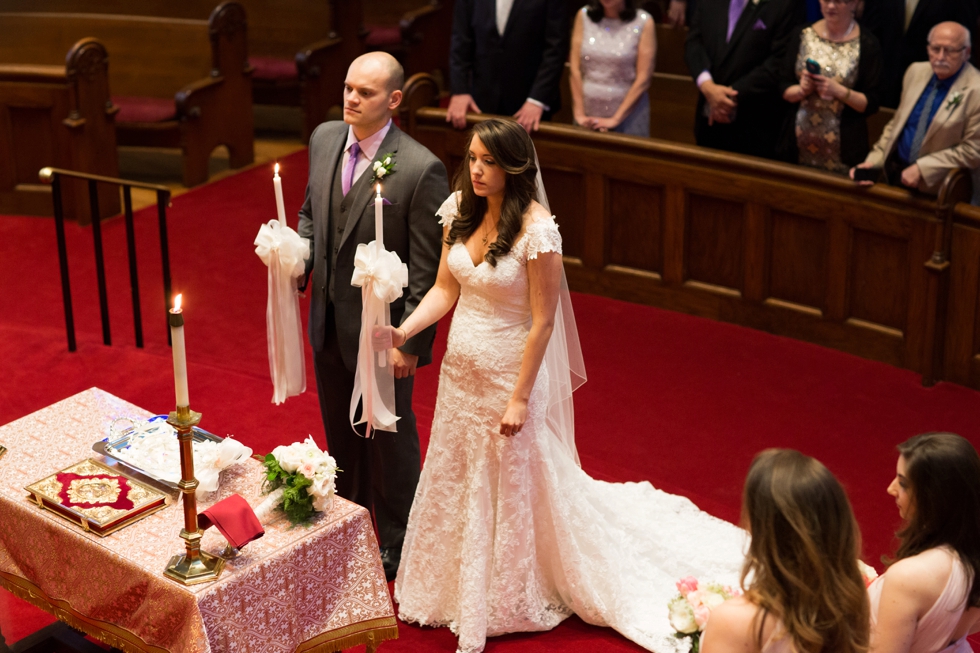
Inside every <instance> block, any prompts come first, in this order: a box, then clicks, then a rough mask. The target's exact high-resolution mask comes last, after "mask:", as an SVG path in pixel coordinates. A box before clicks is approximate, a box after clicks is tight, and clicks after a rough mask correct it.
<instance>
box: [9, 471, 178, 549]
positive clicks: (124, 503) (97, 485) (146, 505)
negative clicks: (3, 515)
mask: <svg viewBox="0 0 980 653" xmlns="http://www.w3.org/2000/svg"><path fill="white" fill-rule="evenodd" d="M25 489H26V490H27V491H28V492H30V494H31V500H32V501H33V502H36V503H37V505H38V506H39V507H41V508H42V509H45V510H50V511H52V512H54V513H57V514H59V515H61V516H62V517H65V518H66V519H68V520H70V521H71V522H73V523H75V524H78V525H79V526H81V527H82V529H83V530H86V531H90V532H92V533H95V534H96V535H99V536H101V537H105V536H106V535H109V534H110V533H113V532H115V531H117V530H119V529H120V528H123V527H125V526H128V525H129V524H132V523H133V522H135V521H138V520H139V519H142V518H143V517H146V516H147V515H149V514H151V513H154V512H156V511H157V510H160V509H161V508H164V507H166V505H167V495H166V494H165V493H163V492H161V491H160V490H157V489H155V488H152V487H150V486H149V485H146V484H145V483H141V482H140V481H137V480H136V479H134V478H132V477H130V476H126V475H125V474H120V473H119V472H118V471H116V470H114V469H112V468H110V467H107V466H105V465H103V464H102V463H100V462H98V461H95V460H91V459H89V460H84V461H82V462H80V463H76V464H74V465H72V466H71V467H67V468H65V469H63V470H61V471H60V472H57V473H56V474H52V475H51V476H48V477H47V478H44V479H41V480H40V481H38V482H37V483H33V484H31V485H28V486H27V487H26V488H25Z"/></svg>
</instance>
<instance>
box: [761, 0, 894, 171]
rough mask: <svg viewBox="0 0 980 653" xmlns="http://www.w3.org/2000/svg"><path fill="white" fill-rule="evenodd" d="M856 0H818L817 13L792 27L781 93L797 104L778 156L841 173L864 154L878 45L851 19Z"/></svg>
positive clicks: (878, 66) (874, 95)
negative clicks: (818, 15) (809, 20)
mask: <svg viewBox="0 0 980 653" xmlns="http://www.w3.org/2000/svg"><path fill="white" fill-rule="evenodd" d="M856 5H857V0H820V10H821V12H822V14H823V18H822V19H820V20H818V21H817V22H815V23H813V24H812V25H810V26H808V27H803V28H801V29H800V30H798V31H797V32H795V33H794V35H793V38H792V40H791V41H790V44H789V47H788V49H787V56H786V62H785V64H784V66H783V83H782V87H783V99H784V100H786V101H787V102H790V103H792V104H796V105H798V109H797V111H796V114H795V119H794V120H792V121H791V124H790V125H789V126H787V130H786V131H787V133H786V135H785V136H784V138H783V140H782V146H781V148H780V149H781V154H782V158H783V159H785V160H786V161H790V162H792V163H799V164H800V165H805V166H810V167H813V168H819V169H821V170H828V171H831V172H836V173H839V174H847V171H848V169H850V168H851V166H854V165H856V164H858V163H860V162H861V161H864V158H865V157H866V156H867V154H868V125H867V117H868V116H870V115H872V114H874V113H875V112H876V111H878V95H879V87H880V79H881V67H882V63H881V46H880V45H879V44H878V40H877V39H876V38H875V37H874V35H872V34H871V33H870V32H865V31H864V30H862V29H861V26H860V25H858V24H857V21H856V20H855V19H854V10H855V7H856Z"/></svg>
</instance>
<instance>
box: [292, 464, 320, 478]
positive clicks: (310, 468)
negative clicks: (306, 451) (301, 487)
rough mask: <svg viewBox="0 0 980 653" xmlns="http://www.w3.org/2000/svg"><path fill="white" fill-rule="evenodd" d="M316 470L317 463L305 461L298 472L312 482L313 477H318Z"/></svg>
mask: <svg viewBox="0 0 980 653" xmlns="http://www.w3.org/2000/svg"><path fill="white" fill-rule="evenodd" d="M316 468H317V463H315V462H313V461H312V460H307V461H304V462H303V464H301V465H300V466H299V469H298V470H296V471H298V472H299V473H300V474H302V475H303V476H305V477H306V478H308V479H310V480H311V481H312V480H313V477H314V476H315V475H316Z"/></svg>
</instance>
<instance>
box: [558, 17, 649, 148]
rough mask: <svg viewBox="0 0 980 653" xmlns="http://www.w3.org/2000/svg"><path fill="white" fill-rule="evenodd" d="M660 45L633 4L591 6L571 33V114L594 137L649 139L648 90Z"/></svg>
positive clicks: (646, 19) (576, 20)
mask: <svg viewBox="0 0 980 653" xmlns="http://www.w3.org/2000/svg"><path fill="white" fill-rule="evenodd" d="M656 53H657V41H656V36H655V33H654V27H653V18H651V17H650V14H648V13H647V12H645V11H642V10H638V9H636V7H635V6H634V4H633V0H592V2H590V3H589V4H587V5H586V6H584V7H582V9H581V11H579V12H578V13H577V14H576V15H575V25H574V27H573V28H572V48H571V54H570V56H569V64H570V68H571V87H572V111H573V113H574V116H575V122H576V123H578V124H579V125H582V126H583V127H588V128H589V129H594V130H596V131H602V132H605V131H613V132H619V133H621V134H633V135H635V136H649V135H650V100H649V98H648V97H647V89H649V88H650V77H651V76H652V75H653V64H654V58H655V55H656Z"/></svg>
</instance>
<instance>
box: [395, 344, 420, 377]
mask: <svg viewBox="0 0 980 653" xmlns="http://www.w3.org/2000/svg"><path fill="white" fill-rule="evenodd" d="M418 364H419V357H418V356H413V355H412V354H406V353H405V352H403V351H402V350H401V349H392V350H391V369H392V370H394V372H395V378H396V379H407V378H408V377H410V376H415V368H416V367H417V366H418Z"/></svg>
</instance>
